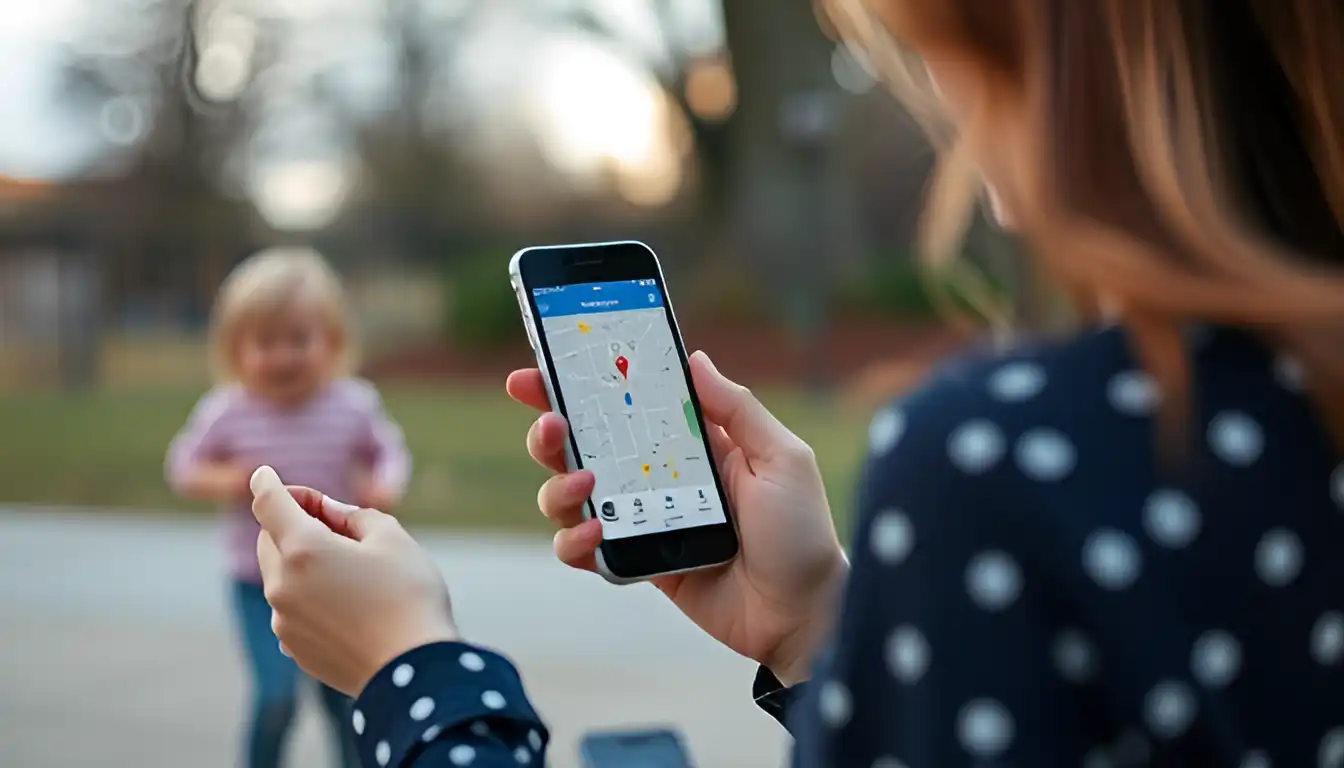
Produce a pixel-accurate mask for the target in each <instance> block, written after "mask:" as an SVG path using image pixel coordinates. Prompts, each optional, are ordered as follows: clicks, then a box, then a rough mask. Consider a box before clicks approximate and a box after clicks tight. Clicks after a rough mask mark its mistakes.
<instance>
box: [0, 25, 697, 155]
mask: <svg viewBox="0 0 1344 768" xmlns="http://www.w3.org/2000/svg"><path fill="white" fill-rule="evenodd" d="M386 1H387V0H227V2H231V3H234V4H236V5H238V6H239V7H241V8H243V9H245V10H247V9H249V8H250V9H251V10H253V11H254V12H255V11H261V12H263V13H266V14H269V15H272V16H275V15H279V16H283V17H286V18H287V19H288V20H289V21H290V23H291V26H290V29H292V30H293V33H292V34H291V35H290V36H289V38H288V43H287V44H289V45H291V46H293V51H292V53H293V54H294V56H293V58H294V59H295V60H296V61H299V62H307V63H308V64H309V65H311V68H312V69H319V70H326V71H328V72H329V73H330V77H329V79H330V80H331V81H332V82H334V83H336V84H337V88H338V90H339V91H341V93H342V94H343V97H344V98H346V99H347V100H348V101H350V102H351V103H352V104H355V105H358V104H360V103H363V104H364V105H365V106H366V107H368V106H375V107H376V105H377V101H378V98H379V94H380V93H381V92H382V90H383V88H384V87H385V86H386V84H387V82H388V81H387V79H386V77H383V76H381V75H380V74H379V73H380V72H386V71H387V66H388V65H389V64H390V62H389V61H388V59H387V56H386V51H385V50H380V48H379V40H380V38H379V36H378V32H377V27H376V25H377V13H378V8H379V7H380V6H381V5H382V4H383V3H384V2H386ZM482 1H484V2H488V3H489V4H490V14H489V16H490V18H488V19H487V21H486V23H484V24H482V26H481V27H480V29H479V31H478V33H477V34H476V35H475V37H473V38H472V39H471V40H469V41H468V45H467V48H466V50H465V51H464V54H463V55H464V57H465V58H464V60H463V62H464V67H463V69H462V70H461V71H462V73H463V77H462V80H463V82H462V83H459V84H457V85H456V86H455V87H453V88H451V89H445V93H447V92H449V91H451V93H452V94H453V95H452V99H453V100H454V103H453V104H452V105H451V106H452V109H451V110H446V111H445V114H448V113H449V112H455V113H461V112H462V111H463V102H462V100H463V99H465V100H466V102H467V103H468V104H469V105H470V110H471V111H474V112H477V113H479V114H481V115H488V116H489V118H490V120H491V121H494V122H496V123H497V122H498V121H499V120H501V119H513V120H515V121H517V122H518V123H519V124H520V129H521V130H526V129H527V126H524V125H522V123H525V122H526V121H527V120H528V119H529V117H530V118H534V122H535V120H536V119H539V120H540V121H541V123H543V124H544V125H542V126H536V125H533V126H532V127H533V128H539V129H540V130H541V131H542V132H544V133H551V134H554V135H553V136H551V137H549V139H544V141H543V143H546V142H547V141H549V144H550V145H551V146H553V147H558V149H556V151H557V152H558V153H559V154H560V155H565V154H566V153H568V154H569V155H570V156H571V157H570V160H571V161H573V162H575V163H576V164H581V163H578V160H576V159H575V158H576V157H577V155H582V154H583V153H585V152H587V153H589V154H592V153H599V154H600V153H602V152H604V151H607V150H606V149H604V147H608V148H609V147H611V145H613V144H615V147H614V149H613V150H612V151H614V152H616V153H618V154H620V153H624V154H625V155H633V154H638V153H639V152H640V151H642V150H641V147H644V145H647V144H649V142H651V141H653V139H652V138H650V137H649V136H647V135H644V134H647V133H648V132H649V131H650V130H652V128H651V127H650V125H649V123H650V121H651V120H653V119H654V117H653V116H652V107H650V106H649V105H648V104H647V103H644V102H647V101H648V99H647V98H645V99H644V102H641V100H640V98H641V97H640V94H641V93H644V94H645V96H647V94H648V87H649V79H648V78H649V75H648V73H647V72H641V71H640V67H639V66H631V63H630V60H631V59H632V58H635V57H634V56H631V55H629V54H630V53H635V54H637V56H638V58H641V59H643V60H645V61H654V62H656V61H658V60H659V58H660V55H661V54H663V53H664V51H661V50H660V49H659V41H660V35H659V32H658V27H657V25H656V20H655V18H654V17H653V15H652V13H651V10H650V6H649V4H648V0H421V2H422V7H423V8H424V9H425V10H424V12H425V13H426V14H427V15H428V16H430V17H431V18H439V19H443V18H450V17H452V16H453V15H454V14H455V13H456V12H457V11H458V10H459V9H460V8H461V7H462V6H464V5H467V4H469V3H472V2H482ZM104 2H106V3H107V5H105V6H104V5H103V3H104ZM95 3H97V5H95ZM580 3H583V4H587V5H588V6H590V7H591V8H593V9H594V10H595V11H596V12H598V13H599V14H601V15H602V17H603V18H604V19H606V20H607V21H608V23H609V24H611V25H612V26H613V27H615V28H616V29H618V30H619V31H620V33H621V35H622V37H624V38H626V40H627V41H628V44H629V45H630V48H629V49H628V51H627V52H623V51H611V50H602V49H600V48H594V47H593V46H591V45H587V44H585V43H584V42H583V41H582V39H581V38H576V37H573V36H572V35H571V36H565V35H562V34H557V33H556V32H555V31H554V30H553V29H550V28H543V27H541V26H539V25H538V23H537V22H535V21H532V19H535V18H536V17H537V16H538V15H539V14H538V12H539V11H544V10H546V9H548V8H549V9H557V8H564V7H566V6H573V5H577V4H580ZM5 6H6V7H5V8H4V10H3V11H0V50H3V51H5V52H6V55H5V64H4V66H0V174H3V175H10V176H16V177H22V178H34V179H60V178H66V177H69V176H72V175H76V174H78V173H79V172H80V171H81V170H83V169H86V168H88V167H90V166H91V165H94V164H96V163H97V162H98V161H99V160H100V159H102V158H104V157H106V156H107V155H108V153H109V152H111V151H114V150H115V148H116V144H117V142H118V141H123V142H124V141H126V140H133V139H134V137H135V136H136V135H138V133H139V132H141V131H142V130H143V129H144V128H145V127H146V126H144V125H143V120H141V116H142V115H147V114H148V111H147V110H145V109H143V105H140V104H138V103H136V102H134V101H133V100H132V99H122V100H119V101H115V102H112V103H109V104H107V105H104V107H103V108H102V109H101V110H99V109H96V108H95V109H92V110H91V111H90V112H88V113H87V114H84V113H80V112H78V111H76V110H75V109H73V108H72V106H71V104H70V103H69V100H68V99H63V98H62V96H61V82H60V51H61V45H62V43H63V42H69V41H70V40H71V39H79V40H84V41H85V42H86V43H87V42H89V41H90V40H93V38H90V37H89V36H90V35H96V34H97V30H100V29H102V24H104V23H105V22H104V21H103V20H101V19H99V18H96V16H97V15H102V16H107V13H106V12H101V13H100V11H101V9H104V8H106V9H111V8H114V7H124V6H118V5H117V3H115V2H112V1H111V0H36V1H29V0H23V1H21V2H13V3H6V4H5ZM674 8H675V9H676V11H677V13H676V19H677V22H678V29H679V31H680V32H681V33H682V34H683V36H684V37H685V39H687V40H688V41H691V42H692V43H696V42H698V43H700V44H702V45H704V46H705V47H711V46H713V45H714V44H716V43H717V41H718V40H719V39H721V34H722V32H721V29H720V26H719V18H718V10H717V6H716V3H715V2H714V0H677V2H676V3H675V4H674ZM93 9H99V10H93ZM122 18H124V16H123V17H122ZM123 23H126V22H123ZM129 23H134V22H129ZM427 28H430V29H432V27H431V26H428V25H427ZM90 30H92V31H90ZM94 42H96V40H94ZM211 66H212V67H213V69H212V72H213V73H214V74H215V76H216V78H217V79H216V80H215V81H214V82H216V83H223V84H224V85H227V83H228V82H229V76H230V72H231V71H232V70H231V69H230V67H236V66H237V62H236V61H233V60H230V59H229V58H228V57H220V58H217V59H216V60H213V61H212V63H211ZM290 103H291V102H290V101H289V100H287V99H278V100H276V104H277V105H279V106H278V107H277V108H276V109H275V110H274V114H273V115H272V116H271V117H272V118H273V119H272V120H271V122H272V123H273V125H272V126H271V128H272V129H273V130H270V131H269V132H267V131H263V132H261V134H260V135H261V137H262V139H263V140H264V141H265V143H266V146H265V147H263V148H262V149H264V150H265V151H266V152H270V153H272V154H280V155H284V154H287V153H292V154H298V155H304V154H305V153H306V154H311V153H313V152H315V151H318V150H319V149H320V148H321V147H323V146H324V143H323V141H320V140H315V139H314V137H315V136H322V135H323V131H322V130H321V126H320V125H319V123H320V122H321V121H322V119H323V114H324V109H325V108H326V107H325V106H324V105H322V104H306V105H303V106H302V107H300V108H295V107H293V106H290V107H289V109H288V111H286V109H285V106H286V105H287V104H290ZM621 104H625V105H628V108H627V109H625V110H624V112H622V113H617V112H613V111H612V108H613V105H621ZM501 113H502V114H501ZM268 114H269V113H268ZM286 126H288V127H286ZM641 132H642V133H641ZM286 137H289V138H288V139H287V138H286ZM644 148H645V149H647V147H644ZM298 159H300V160H304V161H311V160H312V159H313V158H312V157H299V158H298ZM579 159H581V158H579ZM598 159H600V158H598ZM576 167H577V166H576Z"/></svg>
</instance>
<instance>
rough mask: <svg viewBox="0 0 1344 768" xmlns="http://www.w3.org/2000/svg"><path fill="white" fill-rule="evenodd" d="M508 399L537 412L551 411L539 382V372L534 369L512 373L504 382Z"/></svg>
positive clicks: (544, 389) (542, 385)
mask: <svg viewBox="0 0 1344 768" xmlns="http://www.w3.org/2000/svg"><path fill="white" fill-rule="evenodd" d="M504 389H505V391H507V392H508V393H509V397H512V398H513V399H514V400H517V401H518V402H520V403H522V404H523V405H526V406H527V407H529V408H535V409H537V410H538V411H549V410H551V401H550V399H549V398H547V397H546V386H545V385H544V384H542V382H541V371H539V370H537V369H536V368H524V369H523V370H521V371H514V372H513V373H511V374H509V378H508V380H507V381H505V382H504Z"/></svg>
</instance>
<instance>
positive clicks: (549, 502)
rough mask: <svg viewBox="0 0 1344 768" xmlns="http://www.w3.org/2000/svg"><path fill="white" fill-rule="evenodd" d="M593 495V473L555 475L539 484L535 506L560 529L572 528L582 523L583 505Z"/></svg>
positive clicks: (585, 471)
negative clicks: (539, 488)
mask: <svg viewBox="0 0 1344 768" xmlns="http://www.w3.org/2000/svg"><path fill="white" fill-rule="evenodd" d="M592 493H593V473H592V472H588V471H587V470H581V471H579V472H574V473H572V474H566V475H556V476H555V477H552V478H551V479H549V480H547V481H546V482H544V483H542V484H541V490H540V491H537V506H539V507H541V513H542V514H544V515H546V517H547V518H549V519H550V521H551V522H553V523H555V524H556V525H558V526H560V527H561V528H573V527H574V526H577V525H579V524H580V523H582V522H583V505H584V504H586V503H587V502H588V497H589V496H591V495H592Z"/></svg>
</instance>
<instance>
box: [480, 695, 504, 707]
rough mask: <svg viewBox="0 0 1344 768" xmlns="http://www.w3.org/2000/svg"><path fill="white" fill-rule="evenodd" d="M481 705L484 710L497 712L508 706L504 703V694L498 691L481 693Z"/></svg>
mask: <svg viewBox="0 0 1344 768" xmlns="http://www.w3.org/2000/svg"><path fill="white" fill-rule="evenodd" d="M481 703H482V704H484V705H485V707H486V709H495V710H499V709H503V708H504V707H506V706H508V703H507V702H505V701H504V694H502V693H500V692H499V691H486V692H485V693H482V694H481Z"/></svg>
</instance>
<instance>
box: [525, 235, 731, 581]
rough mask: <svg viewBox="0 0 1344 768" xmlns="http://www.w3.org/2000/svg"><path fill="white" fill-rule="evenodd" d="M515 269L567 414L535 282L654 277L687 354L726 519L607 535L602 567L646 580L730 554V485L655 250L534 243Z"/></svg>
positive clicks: (573, 451) (590, 509)
mask: <svg viewBox="0 0 1344 768" xmlns="http://www.w3.org/2000/svg"><path fill="white" fill-rule="evenodd" d="M511 272H513V273H514V274H515V275H516V277H517V283H516V284H515V286H514V287H515V289H516V290H517V291H518V292H519V298H520V300H521V301H522V302H524V303H525V306H526V314H527V318H526V319H527V320H528V321H529V323H530V333H529V336H530V338H531V339H532V341H533V343H534V345H535V350H534V351H535V352H536V354H537V357H538V361H539V362H541V363H542V367H543V369H544V370H543V373H544V375H545V376H546V377H547V378H548V379H549V381H548V384H549V389H550V395H551V397H552V398H553V400H554V403H553V405H554V406H555V407H556V409H557V410H558V412H560V413H561V414H562V415H567V411H566V408H565V401H564V393H563V392H562V391H561V388H560V380H559V377H558V376H557V374H556V371H555V364H554V359H553V358H552V356H551V350H550V345H549V343H548V342H547V340H546V335H545V333H543V332H542V325H541V315H540V311H539V310H538V308H537V303H536V296H535V294H534V290H535V289H537V288H551V287H558V286H562V285H581V284H584V283H600V282H615V281H622V280H647V279H653V280H655V281H656V285H657V289H658V291H659V293H660V295H661V296H662V300H663V311H664V313H665V314H666V317H667V322H668V325H669V326H670V328H671V330H672V339H673V342H674V343H675V345H676V349H677V357H678V359H679V360H680V362H681V367H682V375H683V376H684V377H685V378H686V383H687V387H686V388H687V391H688V392H689V393H690V401H691V406H692V408H693V409H694V411H695V415H696V418H697V419H698V420H699V421H700V425H701V441H702V442H703V444H704V447H705V454H706V455H707V456H710V457H711V461H710V462H709V464H710V473H711V475H712V477H713V478H714V487H715V490H716V491H717V492H718V494H719V501H720V504H722V505H723V509H724V513H725V516H726V517H727V521H726V522H723V523H718V524H714V525H703V526H696V527H693V528H682V529H678V530H673V531H666V532H662V533H647V534H642V535H639V536H632V537H628V538H621V539H611V540H604V541H603V542H602V544H601V545H600V558H599V560H600V563H601V565H602V566H603V568H604V569H605V570H606V571H608V572H609V573H606V574H604V575H605V576H607V577H608V578H609V579H612V580H614V581H618V582H622V583H624V582H634V581H643V580H646V579H648V578H651V577H653V576H659V575H665V574H670V573H679V572H685V571H692V570H698V569H701V568H708V567H713V566H716V565H722V564H724V563H727V562H730V561H731V560H732V559H733V558H734V557H736V555H737V552H738V536H737V529H736V524H735V519H734V514H733V510H732V508H731V506H730V505H729V503H728V495H727V494H726V493H725V491H724V486H723V480H722V478H721V477H720V476H719V470H718V466H717V462H716V461H714V460H713V452H712V447H711V445H710V443H709V439H708V431H707V430H706V429H705V418H704V412H703V411H702V410H701V407H700V398H699V396H698V395H697V394H696V392H695V387H694V386H693V385H692V383H691V370H690V362H689V359H688V357H687V354H686V347H685V344H684V342H683V341H682V338H681V330H680V327H679V326H678V325H677V321H676V316H675V314H674V313H673V310H672V303H671V301H670V299H669V297H668V291H667V282H666V280H665V279H664V277H663V272H662V268H661V266H660V265H659V263H658V258H657V256H656V255H654V252H653V250H652V249H651V248H649V247H648V246H647V245H645V244H643V243H639V242H618V243H593V244H582V245H571V246H543V247H537V248H528V249H526V250H523V251H520V252H519V253H518V254H517V255H516V256H515V257H514V268H513V269H512V270H511ZM519 283H520V284H519ZM569 449H570V450H569V457H568V459H569V463H570V464H571V465H572V468H574V469H581V468H582V466H583V465H582V461H581V459H580V454H579V450H578V445H577V443H576V442H575V441H574V437H573V435H571V436H570V437H569ZM596 513H597V510H596V509H595V508H594V502H593V500H592V499H591V498H589V499H588V500H587V502H586V504H585V510H584V514H585V515H586V516H587V517H588V518H589V519H591V518H593V517H595V516H596Z"/></svg>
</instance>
